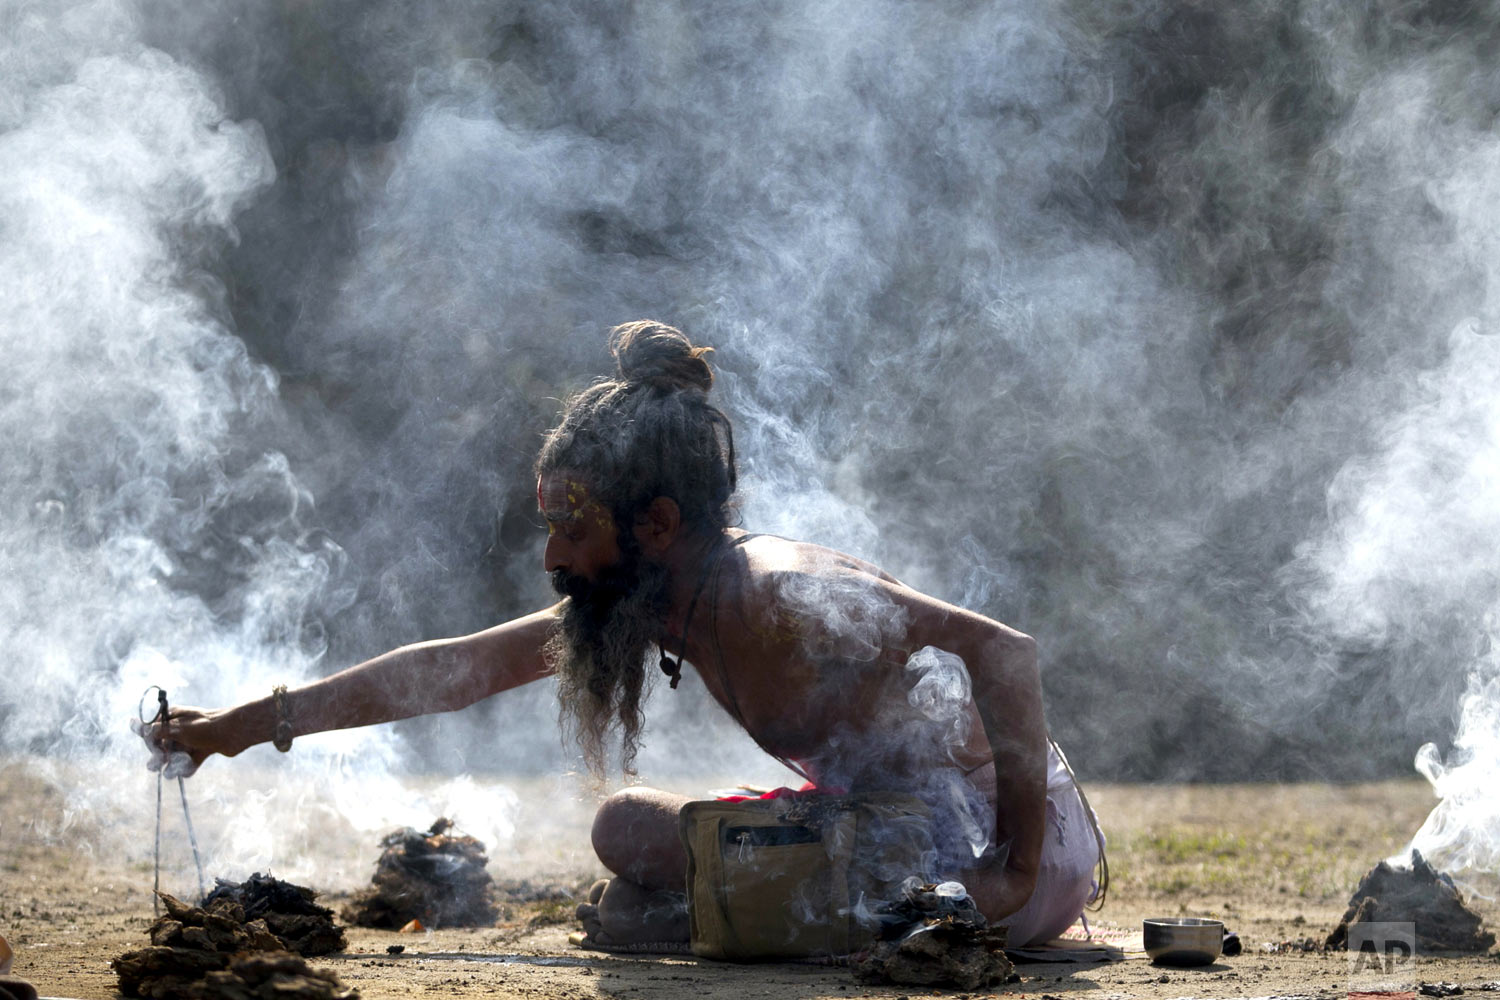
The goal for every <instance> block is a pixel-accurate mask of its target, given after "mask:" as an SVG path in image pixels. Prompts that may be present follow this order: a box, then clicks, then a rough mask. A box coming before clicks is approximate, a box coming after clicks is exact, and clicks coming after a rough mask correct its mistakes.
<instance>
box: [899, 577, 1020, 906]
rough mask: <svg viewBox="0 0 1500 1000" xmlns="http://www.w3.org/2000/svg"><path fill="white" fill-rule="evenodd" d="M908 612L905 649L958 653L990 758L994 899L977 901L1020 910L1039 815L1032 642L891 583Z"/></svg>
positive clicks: (905, 651)
mask: <svg viewBox="0 0 1500 1000" xmlns="http://www.w3.org/2000/svg"><path fill="white" fill-rule="evenodd" d="M893 590H894V592H895V594H896V596H897V599H898V600H899V601H900V603H901V604H902V605H903V606H905V607H906V608H907V609H908V611H909V612H910V613H911V624H910V626H909V628H908V629H907V639H908V644H909V648H908V649H906V650H903V653H905V654H906V655H909V654H910V653H911V652H912V651H915V650H917V649H920V648H922V647H923V646H936V647H937V648H939V649H942V650H945V651H947V652H950V653H953V654H955V655H957V656H959V657H960V658H962V659H963V661H964V664H965V666H967V668H968V671H969V679H970V682H971V684H972V689H973V697H974V705H975V707H976V708H977V709H978V710H979V717H980V720H981V721H982V722H983V723H984V734H985V737H986V738H987V739H988V741H989V744H990V750H991V752H992V753H993V754H994V758H995V788H996V796H995V798H996V803H995V804H996V815H995V839H994V844H995V846H994V849H993V850H994V853H993V855H991V856H992V858H993V859H994V860H993V861H992V862H991V863H992V864H996V865H998V864H1002V863H1003V865H1004V868H1003V871H1002V878H1001V880H1000V883H999V888H998V898H995V899H991V900H986V901H981V905H982V906H983V908H984V909H985V910H986V912H989V913H991V914H992V915H994V916H1004V915H1006V914H1009V913H1014V912H1015V911H1016V910H1018V909H1020V908H1021V906H1023V905H1024V904H1025V903H1026V901H1027V900H1028V899H1030V898H1031V893H1032V891H1033V890H1034V889H1035V888H1036V879H1037V872H1038V870H1039V868H1040V866H1041V858H1042V841H1043V839H1044V837H1045V834H1046V818H1047V723H1046V719H1045V717H1044V715H1043V710H1042V682H1041V674H1040V673H1039V671H1038V669H1037V656H1036V642H1035V641H1034V640H1033V639H1032V638H1031V637H1030V636H1029V635H1026V634H1024V633H1022V632H1018V631H1016V630H1015V629H1013V628H1010V627H1008V626H1006V625H1002V624H1000V623H999V622H997V621H994V620H993V619H990V618H986V617H984V616H983V615H978V614H975V613H974V612H971V611H966V610H964V609H962V608H958V607H955V606H953V605H950V604H946V603H944V602H942V601H938V600H936V599H934V598H931V597H928V596H926V595H925V594H921V593H918V592H916V591H913V590H911V589H910V588H907V587H904V586H901V585H900V584H897V585H895V586H894V588H893Z"/></svg>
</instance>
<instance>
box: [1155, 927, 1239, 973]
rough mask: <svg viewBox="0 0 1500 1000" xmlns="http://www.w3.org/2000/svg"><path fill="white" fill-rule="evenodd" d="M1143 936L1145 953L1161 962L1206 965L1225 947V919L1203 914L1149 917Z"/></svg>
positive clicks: (1163, 963)
mask: <svg viewBox="0 0 1500 1000" xmlns="http://www.w3.org/2000/svg"><path fill="white" fill-rule="evenodd" d="M1141 937H1142V939H1143V941H1144V943H1145V945H1146V954H1147V955H1149V956H1151V961H1153V962H1156V963H1158V964H1160V965H1207V964H1208V963H1209V962H1212V961H1213V960H1214V959H1216V958H1218V957H1219V951H1220V949H1222V948H1223V947H1224V922H1223V921H1221V920H1206V919H1203V918H1202V917H1157V918H1155V919H1153V920H1147V921H1146V925H1145V929H1144V930H1143V932H1142V934H1141Z"/></svg>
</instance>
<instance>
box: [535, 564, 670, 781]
mask: <svg viewBox="0 0 1500 1000" xmlns="http://www.w3.org/2000/svg"><path fill="white" fill-rule="evenodd" d="M637 574H638V582H637V585H636V586H635V587H633V588H632V589H631V590H630V591H629V592H628V593H626V594H625V595H624V596H622V597H620V598H619V599H618V600H616V601H614V602H613V603H612V604H611V606H610V607H608V608H605V609H601V608H597V607H594V606H591V605H590V604H589V603H587V602H584V601H580V600H578V599H576V598H572V597H568V598H564V599H563V601H562V604H561V606H560V608H559V614H558V620H557V624H556V625H555V626H554V627H553V630H552V634H551V635H550V636H548V638H547V643H546V646H545V647H544V648H543V652H544V654H545V656H546V658H547V662H548V663H549V664H551V666H552V668H553V670H554V671H555V672H556V673H557V680H558V685H557V693H558V699H559V701H560V703H561V705H560V713H559V714H560V721H561V723H562V727H563V732H564V736H565V737H566V736H567V735H568V734H570V733H571V735H572V736H573V737H574V738H575V739H576V740H577V741H578V746H579V749H581V750H582V751H583V758H584V762H585V763H586V764H587V765H588V767H589V770H590V771H592V772H593V773H594V774H595V775H597V776H599V777H603V776H604V773H605V768H606V765H607V763H608V757H609V748H608V738H609V735H610V730H611V729H613V728H614V727H615V725H616V724H618V725H619V727H620V764H621V769H622V770H623V771H624V772H625V773H626V774H634V773H635V756H636V751H637V749H638V748H639V744H640V735H641V724H642V711H641V702H642V695H643V692H644V689H645V680H646V659H647V655H648V654H649V653H650V652H651V651H652V650H653V649H654V647H655V646H656V645H657V640H658V638H659V636H660V635H661V630H662V623H663V621H664V620H665V618H666V610H667V586H668V577H667V571H666V569H665V568H663V567H662V566H660V565H657V564H655V563H652V562H649V561H647V560H640V561H639V563H638V566H637Z"/></svg>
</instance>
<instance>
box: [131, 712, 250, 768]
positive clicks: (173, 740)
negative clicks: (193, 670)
mask: <svg viewBox="0 0 1500 1000" xmlns="http://www.w3.org/2000/svg"><path fill="white" fill-rule="evenodd" d="M131 728H132V729H133V730H135V732H136V734H137V735H138V736H140V738H141V739H142V740H143V741H145V744H146V748H147V749H148V750H150V751H151V759H150V760H148V761H147V762H146V769H147V770H150V771H164V773H165V774H166V776H167V777H169V778H186V777H188V776H189V775H191V774H193V773H194V772H195V771H197V770H198V767H199V765H201V764H202V763H203V761H204V760H205V759H207V757H208V756H209V755H210V754H215V753H221V754H224V755H225V756H229V757H232V756H234V755H235V754H236V753H238V752H239V749H238V748H235V747H232V746H231V745H229V744H228V743H227V742H226V736H227V734H226V733H225V732H224V731H223V730H224V728H225V727H224V725H223V723H222V719H221V713H219V712H213V711H205V710H203V709H199V708H186V707H179V708H174V709H171V711H170V714H169V715H168V717H167V720H166V721H165V722H162V721H160V720H157V721H153V722H140V721H138V720H133V721H132V722H131Z"/></svg>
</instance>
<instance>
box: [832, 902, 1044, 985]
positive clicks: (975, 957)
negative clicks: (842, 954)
mask: <svg viewBox="0 0 1500 1000" xmlns="http://www.w3.org/2000/svg"><path fill="white" fill-rule="evenodd" d="M912 881H913V882H915V880H912ZM876 916H877V918H878V919H879V921H880V923H881V931H880V940H878V941H876V943H875V946H874V947H873V948H871V949H870V951H869V952H868V953H867V954H865V955H863V956H860V957H859V958H856V959H855V960H854V961H853V962H852V963H851V966H850V967H851V969H852V971H853V973H854V979H855V981H856V982H859V983H862V984H866V985H874V984H887V983H889V984H896V985H904V986H943V987H952V988H955V989H961V990H976V989H981V988H985V987H991V986H997V985H999V984H1001V983H1007V982H1012V981H1014V979H1015V978H1016V975H1015V966H1013V965H1012V964H1011V962H1010V959H1008V958H1006V956H1005V938H1006V932H1005V928H1004V927H990V926H988V922H987V921H986V920H985V918H984V914H982V913H980V912H979V909H978V908H977V907H976V906H975V905H974V902H973V900H972V899H970V898H969V895H968V893H967V892H965V891H964V889H963V886H961V885H959V884H958V883H956V882H945V883H941V884H931V883H928V884H914V885H913V884H909V885H907V886H904V887H903V890H902V898H900V899H898V900H896V901H894V902H892V903H887V904H883V905H881V906H879V907H877V908H876Z"/></svg>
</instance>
